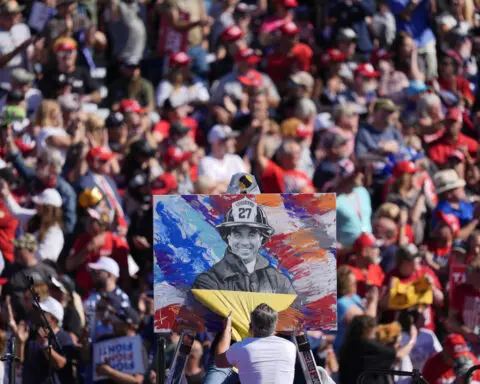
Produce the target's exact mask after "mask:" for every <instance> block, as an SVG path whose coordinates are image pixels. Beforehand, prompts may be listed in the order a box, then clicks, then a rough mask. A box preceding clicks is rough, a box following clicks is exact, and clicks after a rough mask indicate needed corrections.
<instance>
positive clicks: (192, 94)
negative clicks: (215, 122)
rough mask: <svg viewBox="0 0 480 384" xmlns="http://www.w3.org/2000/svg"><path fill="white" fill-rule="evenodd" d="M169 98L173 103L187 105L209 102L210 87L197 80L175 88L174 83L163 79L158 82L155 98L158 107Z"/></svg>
mask: <svg viewBox="0 0 480 384" xmlns="http://www.w3.org/2000/svg"><path fill="white" fill-rule="evenodd" d="M167 99H170V101H171V102H172V105H185V104H191V103H207V102H208V100H209V99H210V95H209V94H208V89H207V88H206V87H205V85H204V84H203V83H202V82H200V81H195V82H194V83H193V84H192V85H190V86H188V87H187V86H185V85H182V86H181V87H180V88H178V89H175V90H174V89H173V85H172V83H170V82H169V81H168V80H163V81H162V82H160V84H158V87H157V90H156V96H155V100H156V103H157V107H163V104H164V103H165V101H166V100H167Z"/></svg>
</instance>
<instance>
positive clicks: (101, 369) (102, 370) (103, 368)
mask: <svg viewBox="0 0 480 384" xmlns="http://www.w3.org/2000/svg"><path fill="white" fill-rule="evenodd" d="M95 370H96V372H97V375H98V376H108V375H109V374H110V372H111V371H112V367H110V366H109V365H108V364H97V367H96V369H95Z"/></svg>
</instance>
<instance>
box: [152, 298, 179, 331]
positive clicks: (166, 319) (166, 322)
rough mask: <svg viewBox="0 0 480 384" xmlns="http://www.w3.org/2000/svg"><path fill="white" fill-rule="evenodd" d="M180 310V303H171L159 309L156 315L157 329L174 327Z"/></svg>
mask: <svg viewBox="0 0 480 384" xmlns="http://www.w3.org/2000/svg"><path fill="white" fill-rule="evenodd" d="M179 312H180V304H170V305H168V306H166V307H163V308H160V309H157V310H156V311H155V316H154V324H155V329H172V328H173V324H174V323H175V319H176V318H177V316H178V313H179Z"/></svg>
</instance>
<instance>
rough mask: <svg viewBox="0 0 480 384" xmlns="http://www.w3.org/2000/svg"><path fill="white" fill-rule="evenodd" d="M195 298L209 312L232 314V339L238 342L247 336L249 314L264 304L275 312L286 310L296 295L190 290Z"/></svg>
mask: <svg viewBox="0 0 480 384" xmlns="http://www.w3.org/2000/svg"><path fill="white" fill-rule="evenodd" d="M192 293H193V295H194V296H195V298H196V299H197V300H198V301H199V302H201V303H202V304H203V305H205V306H206V307H207V308H208V309H210V310H211V311H213V312H215V313H217V314H218V315H220V316H222V317H224V318H226V317H227V316H228V314H229V313H230V312H232V328H233V330H232V337H233V338H234V340H236V341H240V340H241V339H243V338H244V337H247V336H248V331H249V325H250V313H251V312H252V311H253V310H254V309H255V308H256V307H257V305H259V304H262V303H265V304H268V305H269V306H270V307H272V308H273V309H275V310H276V311H277V312H281V311H284V310H286V309H287V308H288V307H290V305H291V304H292V303H293V301H294V300H295V298H296V297H297V296H296V295H286V294H280V293H263V292H238V291H221V290H210V289H192Z"/></svg>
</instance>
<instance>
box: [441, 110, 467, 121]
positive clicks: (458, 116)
mask: <svg viewBox="0 0 480 384" xmlns="http://www.w3.org/2000/svg"><path fill="white" fill-rule="evenodd" d="M445 120H453V121H457V122H462V121H463V115H462V112H461V111H460V110H459V109H458V108H449V109H448V110H447V113H446V114H445Z"/></svg>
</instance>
